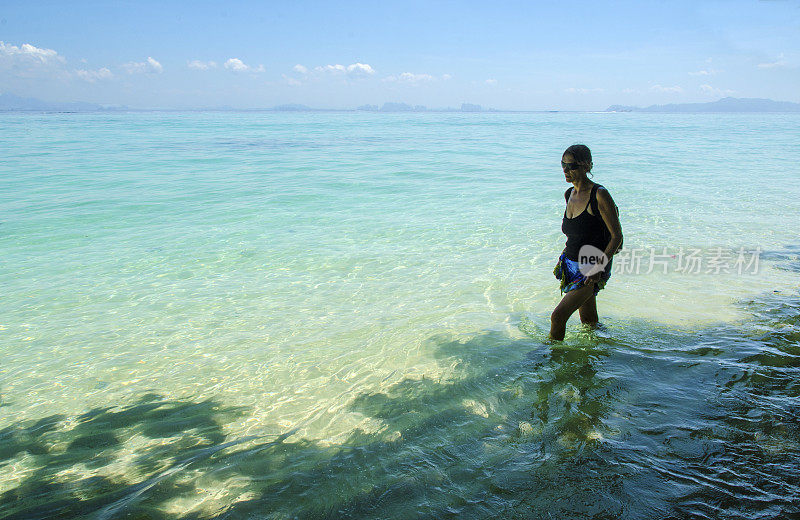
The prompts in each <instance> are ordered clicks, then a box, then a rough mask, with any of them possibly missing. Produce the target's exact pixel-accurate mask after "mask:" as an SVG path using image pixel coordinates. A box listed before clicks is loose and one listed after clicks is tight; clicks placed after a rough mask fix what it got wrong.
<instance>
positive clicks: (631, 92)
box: [622, 88, 636, 94]
mask: <svg viewBox="0 0 800 520" xmlns="http://www.w3.org/2000/svg"><path fill="white" fill-rule="evenodd" d="M634 92H636V89H634V88H624V89H622V93H623V94H633V93H634Z"/></svg>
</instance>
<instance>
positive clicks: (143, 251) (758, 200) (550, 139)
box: [0, 113, 800, 519]
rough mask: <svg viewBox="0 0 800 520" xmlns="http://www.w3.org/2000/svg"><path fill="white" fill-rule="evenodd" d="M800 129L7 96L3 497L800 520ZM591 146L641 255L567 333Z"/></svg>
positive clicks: (210, 507) (326, 510)
mask: <svg viewBox="0 0 800 520" xmlns="http://www.w3.org/2000/svg"><path fill="white" fill-rule="evenodd" d="M798 123H800V117H798V116H797V115H791V114H765V115H760V114H759V115H752V114H748V115H733V114H716V115H714V114H705V115H661V114H590V113H582V114H568V113H554V114H367V113H297V114H295V113H291V114H281V113H130V114H3V115H1V116H0V146H2V149H3V155H2V156H0V250H1V251H2V253H3V254H2V257H0V288H2V298H1V299H0V355H2V363H0V412H2V413H0V516H2V517H4V518H5V517H7V518H20V519H23V518H24V519H30V518H55V517H75V518H84V517H90V518H198V519H200V518H231V519H233V518H270V519H271V518H275V519H278V518H432V517H436V518H447V517H453V518H490V517H498V516H500V517H503V518H616V517H625V518H703V517H706V518H776V517H791V516H792V515H800V502H799V501H798V498H797V497H798V496H800V489H798V482H800V462H798V461H799V460H800V459H798V455H800V431H798V427H797V423H798V418H799V417H800V401H799V400H798V399H799V398H800V386H798V380H799V379H798V375H800V304H799V303H798V283H797V273H798V272H800V260H798V255H799V254H800V245H798V240H797V231H796V227H795V222H794V221H795V220H796V216H797V215H798V214H800V186H799V185H798V184H797V182H796V181H797V179H798V178H800V176H799V175H798V174H800V166H796V165H799V164H800V149H798V147H797V146H796V143H797V142H798V140H799V139H800V125H799V124H798ZM574 142H586V143H587V144H588V145H589V146H590V147H592V150H593V153H594V163H595V170H594V172H595V177H594V180H596V181H597V182H599V183H602V184H604V185H605V186H606V187H607V188H608V189H609V190H610V192H611V193H612V195H613V196H614V198H615V201H616V202H617V204H618V206H619V207H620V213H621V219H622V224H623V229H624V232H625V246H626V250H627V251H628V252H629V253H630V252H633V251H639V252H640V253H642V254H643V255H644V256H643V258H644V259H643V260H642V265H641V269H640V270H639V271H638V272H623V271H624V269H623V268H620V266H619V265H618V261H617V260H615V269H616V271H615V272H614V273H613V275H612V278H611V281H610V282H609V284H608V286H607V288H606V289H605V290H603V291H602V292H601V293H600V296H599V297H598V306H599V311H600V314H601V320H602V321H603V323H604V326H603V328H601V329H600V330H598V331H588V330H584V329H582V328H581V327H580V326H579V324H578V323H577V317H575V318H573V320H572V321H571V322H570V324H569V325H568V334H567V338H566V340H565V342H563V343H557V344H552V343H548V342H547V341H546V339H545V338H546V331H547V329H548V325H549V324H548V317H549V314H550V312H551V310H552V308H553V307H554V306H555V304H556V303H557V302H558V300H559V297H560V295H559V291H558V285H557V284H558V282H557V280H555V279H554V278H553V275H552V269H553V266H554V263H555V260H556V258H557V256H558V253H559V252H560V251H561V248H562V247H563V235H561V233H560V219H561V215H562V212H563V192H564V189H566V187H567V185H566V184H565V183H564V180H563V174H562V173H561V171H560V167H559V161H560V158H561V152H562V151H563V149H564V148H566V147H567V146H569V145H570V144H573V143H574ZM650 248H653V249H654V250H655V251H657V252H663V250H664V248H666V250H667V251H666V253H667V256H666V257H665V258H667V260H666V263H665V264H664V265H661V264H656V265H655V266H654V268H653V269H649V268H648V267H649V266H648V261H647V260H648V258H649V257H648V255H650V253H649V251H650ZM680 248H683V249H684V250H686V251H688V250H691V249H700V250H701V253H700V256H701V257H702V258H703V261H704V262H705V263H704V264H703V266H702V269H701V272H700V273H697V274H693V273H687V272H681V271H680V270H679V269H678V265H677V261H678V259H677V258H672V255H676V256H677V253H678V250H679V249H680ZM715 248H719V250H720V251H732V252H734V253H735V252H736V251H737V250H739V248H744V249H745V250H746V251H753V250H759V251H761V254H760V255H759V256H758V258H759V263H758V266H757V268H753V266H751V268H750V269H745V270H744V271H745V272H742V273H739V272H737V269H735V268H731V269H728V270H727V271H728V272H725V271H724V270H720V272H715V269H713V264H711V263H709V262H711V260H710V259H711V258H712V256H713V255H714V249H715ZM650 257H652V255H650ZM750 258H751V257H748V260H749V259H750ZM734 259H735V255H734V258H732V259H731V261H733V260H734ZM664 271H666V272H664ZM706 271H711V272H706Z"/></svg>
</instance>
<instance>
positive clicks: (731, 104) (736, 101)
mask: <svg viewBox="0 0 800 520" xmlns="http://www.w3.org/2000/svg"><path fill="white" fill-rule="evenodd" d="M606 112H672V113H698V112H800V103H790V102H788V101H773V100H771V99H761V98H732V97H726V98H722V99H720V100H719V101H712V102H710V103H681V104H669V105H651V106H649V107H646V108H640V107H632V106H626V105H612V106H610V107H608V108H607V109H606Z"/></svg>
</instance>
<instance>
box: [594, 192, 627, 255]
mask: <svg viewBox="0 0 800 520" xmlns="http://www.w3.org/2000/svg"><path fill="white" fill-rule="evenodd" d="M597 208H598V209H599V210H600V216H601V217H602V218H603V222H605V224H606V227H607V228H608V230H609V231H610V232H611V240H609V241H608V245H607V246H606V250H605V254H606V257H608V259H609V260H610V259H611V257H612V256H614V253H616V252H617V249H619V246H620V244H622V224H620V223H619V215H617V206H616V204H614V199H612V198H611V194H610V193H608V190H606V189H603V188H601V189H599V190H597Z"/></svg>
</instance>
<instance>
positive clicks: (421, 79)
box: [383, 72, 435, 85]
mask: <svg viewBox="0 0 800 520" xmlns="http://www.w3.org/2000/svg"><path fill="white" fill-rule="evenodd" d="M434 79H435V78H434V77H433V76H431V75H430V74H414V73H413V72H403V73H402V74H399V75H397V76H395V75H391V76H387V77H385V78H384V79H383V81H397V82H399V83H408V84H411V85H419V84H420V83H427V82H429V81H433V80H434Z"/></svg>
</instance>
